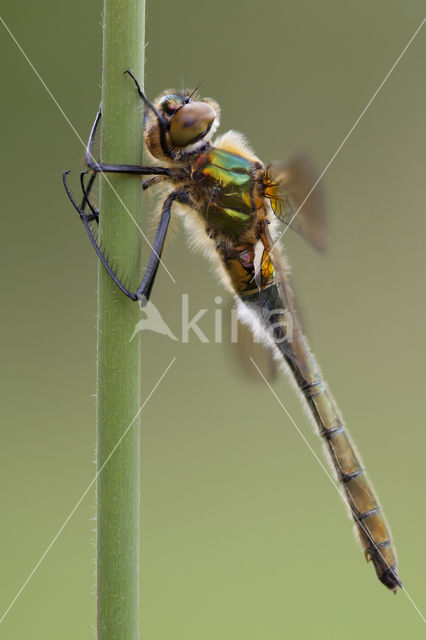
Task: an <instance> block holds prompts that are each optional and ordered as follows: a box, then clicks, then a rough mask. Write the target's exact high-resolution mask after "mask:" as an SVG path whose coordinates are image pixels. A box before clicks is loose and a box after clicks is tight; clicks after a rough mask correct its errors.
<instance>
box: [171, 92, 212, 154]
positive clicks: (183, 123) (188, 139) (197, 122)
mask: <svg viewBox="0 0 426 640" xmlns="http://www.w3.org/2000/svg"><path fill="white" fill-rule="evenodd" d="M215 118H216V111H215V110H214V109H213V107H212V106H210V105H209V104H207V103H206V102H188V103H187V104H184V105H183V106H182V107H181V108H180V109H179V110H178V111H177V112H176V114H175V115H174V116H173V118H172V120H171V122H170V138H171V140H172V143H173V144H174V145H176V146H177V147H186V145H188V144H191V143H192V142H196V141H197V140H200V139H201V138H203V137H204V136H205V135H206V134H207V133H208V131H209V129H210V127H211V125H212V123H213V121H214V119H215Z"/></svg>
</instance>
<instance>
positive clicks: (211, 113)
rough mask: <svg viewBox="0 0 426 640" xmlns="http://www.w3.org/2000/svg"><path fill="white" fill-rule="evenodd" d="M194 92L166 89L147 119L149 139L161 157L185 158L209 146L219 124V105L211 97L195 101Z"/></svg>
mask: <svg viewBox="0 0 426 640" xmlns="http://www.w3.org/2000/svg"><path fill="white" fill-rule="evenodd" d="M192 95H193V92H192V93H191V92H188V91H164V92H163V93H162V94H161V95H160V96H159V97H158V98H157V99H156V100H155V101H154V107H155V109H156V111H157V113H155V111H153V110H150V112H149V114H148V117H147V119H146V121H145V126H144V130H145V142H146V145H147V147H148V150H149V152H150V153H151V155H152V156H153V157H154V158H156V159H157V160H163V161H168V160H170V159H173V161H174V162H178V161H182V160H183V159H184V158H185V157H186V156H187V155H188V154H191V155H193V154H194V153H196V152H197V151H198V150H201V149H202V148H205V145H206V142H207V141H209V140H210V139H211V137H212V136H213V134H214V132H215V131H216V129H217V126H218V123H219V106H218V104H217V103H216V102H215V101H214V100H209V99H208V98H207V99H206V100H203V101H198V100H193V98H192Z"/></svg>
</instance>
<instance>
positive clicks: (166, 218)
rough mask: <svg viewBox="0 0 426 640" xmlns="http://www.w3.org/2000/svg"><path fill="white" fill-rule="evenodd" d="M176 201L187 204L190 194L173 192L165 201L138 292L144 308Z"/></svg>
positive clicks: (182, 191) (138, 297)
mask: <svg viewBox="0 0 426 640" xmlns="http://www.w3.org/2000/svg"><path fill="white" fill-rule="evenodd" d="M175 200H176V201H177V202H181V203H182V204H187V203H188V194H187V193H186V191H184V190H180V191H173V192H172V193H171V194H170V195H169V196H167V198H166V200H165V201H164V204H163V210H162V212H161V218H160V222H159V223H158V227H157V232H156V234H155V240H154V245H153V248H152V252H151V256H150V258H149V262H148V266H147V268H146V270H145V274H144V277H143V278H142V282H141V283H140V285H139V287H138V289H137V291H136V296H137V299H138V300H140V301H141V305H142V306H145V304H146V303H147V301H148V300H149V297H150V295H151V290H152V286H153V284H154V280H155V276H156V275H157V270H158V265H159V264H160V260H161V254H162V252H163V247H164V241H165V239H166V234H167V229H168V227H169V222H170V213H171V207H172V204H173V202H174V201H175Z"/></svg>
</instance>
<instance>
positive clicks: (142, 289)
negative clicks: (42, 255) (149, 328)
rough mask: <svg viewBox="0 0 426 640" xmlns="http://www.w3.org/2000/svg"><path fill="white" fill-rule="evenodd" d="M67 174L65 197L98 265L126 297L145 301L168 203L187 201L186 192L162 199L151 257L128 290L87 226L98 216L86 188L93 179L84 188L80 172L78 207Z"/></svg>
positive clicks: (166, 221) (158, 257)
mask: <svg viewBox="0 0 426 640" xmlns="http://www.w3.org/2000/svg"><path fill="white" fill-rule="evenodd" d="M68 173H69V172H68V171H66V172H65V173H64V174H63V176H62V179H63V182H64V187H65V191H66V192H67V195H68V198H69V199H70V201H71V203H72V205H73V207H74V209H75V210H76V211H77V213H78V214H79V216H80V219H81V221H82V223H83V224H84V227H85V229H86V231H87V235H88V236H89V239H90V242H91V243H92V245H93V248H94V249H95V251H96V254H97V256H98V258H99V260H100V261H101V262H102V264H103V265H104V267H105V269H106V270H107V272H108V273H109V275H110V276H111V278H112V279H113V281H114V282H115V284H116V285H117V287H118V288H119V289H120V290H121V291H122V292H123V293H124V294H125V295H126V296H127V297H128V298H130V299H131V300H140V301H141V302H142V303H143V304H144V303H146V301H147V300H148V299H149V296H150V294H151V289H152V285H153V284H154V280H155V276H156V273H157V270H158V265H159V263H160V260H161V253H162V251H163V246H164V241H165V239H166V234H167V229H168V226H169V222H170V214H171V206H172V204H173V202H174V201H175V200H176V201H178V202H181V203H187V202H188V196H187V194H186V192H185V191H183V190H180V191H173V192H172V193H171V194H169V195H168V196H167V198H166V200H165V201H164V204H163V210H162V213H161V218H160V222H159V224H158V227H157V232H156V235H155V240H154V244H153V248H152V252H151V256H150V258H149V262H148V266H147V268H146V270H145V274H144V276H143V278H142V281H141V283H140V285H139V287H138V288H137V290H136V291H130V289H128V288H127V287H126V285H125V284H124V282H123V281H122V280H121V279H120V278H119V277H118V275H117V273H116V270H115V268H114V267H113V266H112V265H111V261H110V260H109V259H108V256H107V254H106V252H105V250H104V249H103V247H102V246H101V244H100V242H99V240H98V237H97V234H96V232H94V230H93V229H92V228H91V226H90V222H91V221H92V220H94V219H95V220H96V222H98V219H99V218H98V214H97V211H96V209H94V207H93V205H92V204H91V202H90V199H89V194H90V189H91V188H92V185H93V181H92V180H91V179H90V180H89V183H88V186H87V187H86V186H85V184H84V175H85V173H86V172H83V173H82V174H81V176H80V182H81V187H82V190H83V201H82V204H81V206H79V205H78V204H77V202H76V201H75V199H74V197H73V195H72V194H71V191H70V189H69V187H68V183H67V175H68ZM92 175H96V174H92ZM91 177H92V176H91ZM86 204H87V206H88V207H89V209H90V211H91V214H87V213H86V212H85V206H86Z"/></svg>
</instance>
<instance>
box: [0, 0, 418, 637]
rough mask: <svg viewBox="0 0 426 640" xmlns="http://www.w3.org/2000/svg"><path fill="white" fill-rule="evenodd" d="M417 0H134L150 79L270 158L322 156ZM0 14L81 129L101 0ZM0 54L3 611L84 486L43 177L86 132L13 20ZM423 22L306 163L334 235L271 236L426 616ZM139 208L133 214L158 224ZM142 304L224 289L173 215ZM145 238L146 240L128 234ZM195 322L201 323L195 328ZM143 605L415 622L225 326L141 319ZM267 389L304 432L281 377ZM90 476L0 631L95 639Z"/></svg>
mask: <svg viewBox="0 0 426 640" xmlns="http://www.w3.org/2000/svg"><path fill="white" fill-rule="evenodd" d="M423 12H424V3H423V2H421V1H420V0H419V1H414V0H410V1H408V2H406V3H401V2H397V1H395V0H393V1H387V2H385V1H380V2H379V1H377V0H373V1H369V2H366V1H365V0H363V1H358V2H353V1H349V2H345V3H341V2H337V1H332V0H329V1H323V2H314V1H313V0H310V1H306V0H305V1H303V2H299V3H290V2H274V1H273V0H264V1H263V2H262V4H261V5H259V3H257V2H253V1H252V0H248V1H247V2H245V3H241V2H225V0H217V2H216V3H214V4H208V5H205V4H204V3H199V2H195V1H186V0H183V1H181V2H179V3H154V2H149V0H148V14H147V35H146V40H147V49H146V54H147V62H146V83H145V87H146V91H147V93H148V95H149V96H155V95H157V94H158V93H159V92H160V91H161V90H162V89H163V88H164V87H169V86H171V87H173V86H174V85H177V86H178V87H179V86H180V85H181V82H182V80H183V81H184V82H185V85H187V86H195V85H196V84H198V83H199V82H200V81H203V85H202V89H201V92H202V93H203V94H204V95H209V96H212V97H214V98H216V99H217V100H218V101H219V102H220V104H221V106H222V127H221V131H225V130H226V129H228V128H235V129H237V130H241V131H243V132H245V133H246V134H247V136H248V139H249V140H250V142H251V143H252V145H253V146H254V148H255V150H256V152H257V154H258V155H259V157H261V158H262V159H263V160H265V161H268V160H270V159H275V158H280V157H285V156H287V155H288V154H290V153H291V152H292V151H294V150H298V149H304V150H307V151H309V152H310V153H311V155H312V157H313V159H314V161H315V163H316V164H317V166H318V167H319V169H320V170H321V169H322V168H323V167H325V165H326V164H327V162H328V161H329V159H330V157H331V156H332V154H333V153H334V152H335V150H336V149H337V147H338V146H339V145H340V143H341V142H342V140H343V138H344V136H345V135H346V133H347V132H348V130H349V129H350V127H351V126H352V124H353V123H354V121H355V119H356V118H357V117H358V115H359V114H360V112H361V111H362V109H363V108H364V106H365V105H366V103H367V102H368V100H369V99H370V97H371V96H372V94H373V92H374V91H375V90H376V88H377V87H378V85H379V84H380V82H381V81H382V80H383V78H384V76H385V75H386V73H387V71H388V70H389V68H390V67H391V65H392V64H393V63H394V61H395V60H396V58H397V57H398V56H399V54H400V52H401V51H402V49H403V47H404V46H405V44H406V43H407V42H408V40H409V39H410V37H411V35H412V34H413V33H414V31H415V30H416V28H417V27H418V26H419V24H420V22H421V19H422V15H423ZM3 18H4V20H5V21H6V23H7V24H8V26H9V27H10V29H11V30H12V31H13V33H14V35H15V37H16V38H17V40H18V41H19V42H20V44H21V45H22V47H23V49H24V50H25V51H26V53H27V54H28V56H29V58H30V59H31V61H32V62H33V64H34V65H35V67H36V68H37V69H38V70H39V72H40V74H41V76H42V77H43V79H44V80H45V82H46V84H47V86H48V87H49V89H50V90H51V91H52V93H53V95H54V96H55V98H56V99H57V100H58V102H59V104H60V105H61V106H62V108H63V109H64V111H65V113H66V114H67V116H68V117H69V119H70V120H71V122H72V123H73V125H74V127H75V128H76V130H77V131H78V132H79V134H80V135H81V136H82V137H83V138H84V139H86V137H87V135H88V132H89V128H90V125H91V123H92V119H93V116H94V113H95V110H96V108H97V105H98V101H99V96H100V90H99V85H100V81H101V77H100V65H101V21H102V19H101V2H99V0H98V2H94V3H88V2H83V1H82V0H77V1H75V2H73V3H71V4H70V3H65V2H59V3H58V2H52V1H51V0H40V1H39V2H37V3H26V4H25V5H22V4H21V3H14V2H12V1H11V0H6V1H5V3H4V8H3ZM0 41H1V60H2V63H3V64H2V86H3V90H2V95H3V98H2V100H1V108H2V117H1V122H2V123H3V125H4V126H3V127H2V138H1V154H2V171H1V176H2V182H3V186H2V201H3V216H2V233H1V244H2V247H1V256H2V259H3V267H2V270H1V274H2V301H3V316H2V320H3V322H2V331H1V336H0V338H1V341H2V345H1V353H2V380H1V389H2V396H3V397H2V430H1V447H0V451H1V454H0V455H1V463H0V474H1V475H0V485H1V495H2V497H1V511H2V526H1V528H0V557H1V576H2V578H1V584H0V616H1V615H2V613H1V612H3V611H4V610H5V609H6V608H7V607H8V605H9V604H10V602H11V601H12V599H13V598H14V596H15V594H16V593H17V591H18V589H19V588H20V587H21V585H22V584H23V583H24V581H25V580H26V579H27V577H28V575H29V573H30V572H31V570H32V569H33V567H34V565H35V563H36V562H37V561H38V559H39V558H40V556H41V555H42V553H43V552H44V550H45V549H46V547H47V545H48V544H49V542H50V541H51V540H52V538H53V536H54V535H55V534H56V532H57V530H58V529H59V527H60V526H61V524H62V523H63V521H64V519H65V518H66V516H67V515H68V513H69V512H70V510H71V509H72V507H73V506H74V504H75V503H76V501H77V500H78V498H79V497H80V495H81V494H82V492H83V491H84V489H85V488H86V487H87V485H88V484H89V482H90V481H91V479H92V477H93V475H94V472H95V468H94V465H93V457H94V446H95V444H94V440H95V399H94V394H95V391H96V387H95V359H96V352H95V343H96V331H95V323H96V271H97V263H96V257H95V254H94V252H93V251H92V250H91V248H90V246H89V242H88V239H87V237H85V233H84V230H83V228H82V226H81V225H80V223H79V221H78V219H77V216H76V215H75V212H74V211H73V209H72V207H71V205H70V203H69V202H68V201H67V198H66V196H65V193H64V191H63V188H62V184H61V178H60V176H61V172H62V171H63V170H64V169H73V170H74V172H75V173H76V172H78V171H79V169H80V167H81V166H82V160H81V158H82V148H81V144H80V142H79V141H78V139H77V138H76V136H75V134H74V133H73V131H72V130H71V128H70V126H69V125H68V124H67V122H66V121H65V119H64V118H63V116H62V115H61V114H60V112H59V110H58V108H57V107H56V106H55V104H54V103H53V101H52V100H51V98H50V97H49V95H48V94H47V92H46V91H45V89H44V88H43V86H42V85H41V83H40V81H39V80H38V79H37V78H36V76H35V74H34V73H33V71H32V70H31V68H30V67H29V65H28V63H27V62H26V61H25V59H24V58H23V56H22V54H21V53H20V52H19V50H18V49H17V47H16V45H15V44H14V42H13V41H12V40H11V38H10V37H9V35H8V34H7V33H6V31H5V30H4V28H2V31H1V39H0ZM425 54H426V32H425V28H423V30H422V31H421V32H420V33H419V35H418V36H417V38H416V39H415V41H414V42H413V44H412V45H411V47H410V48H409V49H408V51H407V53H406V54H405V56H404V57H403V58H402V60H401V61H400V63H399V64H398V66H397V68H396V69H395V71H394V73H393V74H392V76H391V77H390V78H389V80H388V81H387V83H386V84H385V86H384V87H383V89H382V90H381V92H380V94H379V95H378V97H377V98H376V100H375V101H374V103H373V104H372V106H371V108H370V109H369V110H368V112H367V113H366V115H365V116H364V117H363V119H362V120H361V122H360V123H359V126H358V127H357V128H356V130H355V131H354V132H353V134H352V136H351V137H350V139H349V140H348V142H347V143H346V145H345V146H344V147H343V149H342V151H341V152H340V154H339V155H338V157H337V158H336V160H335V162H334V163H333V165H332V166H331V167H330V169H329V171H328V172H327V174H326V176H325V178H324V189H325V192H326V198H327V211H328V218H329V229H330V248H329V251H328V252H327V254H325V255H318V254H316V253H315V252H314V251H313V250H311V248H310V247H309V246H308V245H307V244H306V243H305V242H304V241H303V240H301V239H299V238H298V237H296V236H295V235H294V234H291V233H288V234H286V236H285V245H286V253H287V255H288V257H289V261H290V262H291V264H292V267H293V269H292V273H293V282H294V286H295V289H296V291H297V294H298V299H299V306H300V308H301V312H302V316H303V319H304V322H305V326H306V331H307V333H308V335H309V336H310V339H311V343H312V346H313V349H314V351H315V352H316V354H317V357H318V359H319V361H320V363H321V365H322V367H323V370H324V374H325V376H326V378H327V379H328V381H329V383H330V386H331V388H332V390H333V392H334V394H335V397H336V399H337V401H338V403H339V405H340V408H341V409H342V411H343V414H344V416H345V419H346V422H347V424H348V426H349V428H350V430H351V431H352V433H353V435H354V437H355V440H356V442H357V444H358V446H359V449H360V451H361V453H362V455H363V458H364V462H365V464H366V466H367V469H368V470H369V472H370V476H371V477H372V479H373V481H374V483H375V487H376V489H377V492H378V494H379V496H380V499H381V501H382V503H383V505H384V507H385V512H386V514H387V517H388V519H389V521H390V524H391V528H392V532H393V535H394V538H395V542H396V545H397V549H398V554H399V561H400V573H401V577H402V580H403V582H404V585H405V586H406V588H407V590H408V593H409V594H410V596H411V598H412V599H413V600H414V602H415V604H416V605H417V606H418V607H419V609H420V610H421V611H422V612H423V613H424V612H425V610H426V593H425V588H424V569H425V548H424V531H425V527H426V515H425V509H424V505H425V500H424V497H425V480H426V471H425V464H424V457H425V456H424V453H425V445H426V435H425V429H424V423H425V419H424V394H425V381H424V362H425V357H426V347H425V340H424V327H425V322H426V301H425V295H424V282H425V269H426V254H425V251H424V242H425V234H426V219H425V216H424V175H425V154H424V138H423V135H422V134H423V131H424V113H425V97H426V92H425V86H424V59H425ZM148 205H149V202H148V201H147V207H146V212H145V213H146V216H145V219H146V227H147V228H152V222H151V221H150V217H149V206H148ZM175 236H176V237H175V239H174V240H171V241H170V242H169V243H168V246H167V249H166V252H165V255H164V259H165V262H166V264H167V266H168V268H169V269H170V271H171V272H172V273H173V275H174V277H175V279H176V281H177V286H173V284H172V283H171V281H170V280H169V278H168V276H167V274H166V273H165V272H164V270H161V272H160V274H159V278H158V282H157V286H156V289H155V294H154V297H153V301H154V302H155V304H156V305H157V306H158V308H159V309H161V311H162V313H163V315H165V316H167V321H168V323H169V324H170V326H171V327H172V329H173V330H174V331H175V332H177V333H178V332H179V326H180V300H181V294H182V293H185V292H186V293H190V294H191V296H190V308H191V312H192V311H193V312H194V313H195V312H196V311H197V310H198V309H200V308H208V309H209V313H208V314H206V316H205V318H203V320H202V321H201V323H200V326H201V327H202V328H203V330H204V331H205V333H206V334H208V335H209V336H212V335H213V325H212V323H213V310H214V308H215V307H216V305H215V303H214V298H215V296H217V295H221V296H223V297H224V299H225V297H226V295H227V294H225V292H224V290H223V288H222V286H221V285H220V284H218V283H216V282H215V279H214V276H213V275H212V273H211V269H210V268H209V266H208V264H207V263H206V262H205V260H204V259H203V258H202V257H201V256H196V255H194V254H192V253H191V252H190V251H189V250H188V249H187V245H186V243H185V237H184V233H183V231H182V230H180V229H179V226H178V227H177V231H176V234H175ZM145 255H146V256H147V255H148V248H147V247H145ZM209 323H210V324H209ZM143 343H144V346H143V369H144V378H143V395H144V396H146V395H147V394H148V393H149V392H150V391H151V389H152V387H153V385H154V383H155V382H156V381H157V379H158V378H159V376H160V375H161V373H162V372H163V371H164V369H165V368H166V366H167V365H168V363H169V362H170V360H171V358H172V357H173V356H175V355H176V356H177V360H176V362H175V364H174V366H173V368H172V369H171V371H170V372H169V374H168V375H167V377H166V379H165V381H164V382H163V383H162V385H161V386H160V387H159V389H158V391H157V392H156V393H155V394H154V396H153V397H152V399H151V400H150V402H149V404H148V405H147V407H146V409H145V410H144V412H143V415H142V423H143V427H142V461H143V473H142V476H143V478H142V522H143V530H142V618H141V637H142V638H146V639H148V638H149V640H160V639H161V640H169V639H170V638H176V639H182V640H195V639H197V640H198V639H199V638H205V639H206V640H207V639H209V640H213V639H215V640H216V639H217V638H222V639H223V640H228V639H229V640H230V639H231V638H232V639H235V638H244V639H245V640H258V639H259V638H268V639H270V640H278V639H282V638H303V639H304V638H311V637H315V638H318V639H320V638H341V637H344V638H346V639H347V640H350V639H355V638H358V637H359V635H360V633H361V634H362V635H363V636H364V637H366V638H373V637H386V638H387V639H388V640H391V639H396V638H400V637H401V636H402V637H405V638H410V639H416V638H421V637H424V625H423V622H422V620H421V617H420V616H419V614H418V613H417V611H416V609H415V607H414V606H413V604H412V603H411V602H410V600H409V598H408V597H407V596H406V594H404V593H402V592H400V593H399V594H398V597H397V598H394V597H393V596H392V594H390V593H389V592H387V590H386V589H385V588H384V587H383V586H382V585H380V584H379V582H378V581H377V580H376V577H375V575H374V570H373V568H372V567H371V566H368V565H366V563H365V562H364V560H363V556H362V553H361V551H360V549H359V547H358V545H357V544H356V543H355V542H354V540H353V534H352V524H351V522H350V521H349V519H348V517H347V516H346V513H345V509H344V507H343V505H342V503H341V501H340V499H339V496H338V494H337V492H336V491H335V489H334V488H333V487H332V486H331V484H330V482H329V480H328V479H327V477H326V476H325V474H324V472H323V471H322V469H321V468H320V466H319V465H318V463H317V462H316V461H315V459H314V458H313V456H312V454H311V453H310V452H309V450H308V448H307V447H306V445H305V444H304V443H303V441H302V439H301V438H300V436H299V435H298V434H297V433H296V431H295V430H294V427H293V426H292V424H291V423H290V421H289V419H288V418H287V417H286V415H285V414H284V413H283V412H282V410H281V408H280V406H279V405H278V403H277V402H276V400H275V399H274V397H273V396H272V394H271V392H270V391H269V390H268V388H267V387H266V386H265V384H264V383H262V382H261V381H258V382H257V383H256V382H254V381H250V380H249V379H247V378H246V377H245V376H244V375H243V373H242V372H241V371H240V370H239V369H238V368H237V367H236V366H235V365H234V364H233V362H232V361H231V358H230V357H229V355H228V348H227V345H216V344H214V343H210V344H201V343H200V342H198V340H197V339H196V338H195V337H193V338H192V339H191V341H190V343H189V344H187V345H185V344H177V343H175V342H172V341H171V340H169V339H168V338H167V337H164V336H161V335H157V334H153V333H145V334H144V335H143ZM274 389H275V390H276V392H277V394H278V395H279V397H280V399H281V400H282V402H283V403H284V404H285V406H286V407H287V408H288V410H289V411H290V413H291V415H292V416H293V417H294V419H295V420H296V422H297V424H298V425H299V426H300V428H301V430H302V431H303V433H304V435H305V436H306V438H307V439H308V441H309V442H310V443H311V445H312V447H313V448H314V450H315V451H317V452H320V451H321V446H320V442H319V440H318V438H317V437H316V436H315V434H314V433H313V432H312V429H311V426H310V424H309V422H308V419H307V418H306V417H305V415H304V413H303V411H302V409H301V407H300V405H299V401H298V400H297V398H296V397H295V395H294V393H293V391H292V389H291V386H290V385H289V383H288V381H287V380H285V378H279V379H277V380H276V382H275V383H274ZM93 516H94V492H93V491H91V492H90V494H89V495H88V496H87V498H86V499H85V500H84V502H83V503H82V504H81V506H80V507H79V509H78V510H77V511H76V513H75V514H74V516H73V517H72V519H71V521H70V522H69V524H68V525H67V526H66V528H65V529H64V531H63V533H62V534H61V536H60V537H59V539H58V540H57V542H56V543H55V545H54V546H53V548H52V549H51V551H50V552H49V553H48V555H47V556H46V558H45V559H44V561H43V562H42V564H41V566H40V567H39V568H38V570H37V572H36V573H35V575H34V576H33V577H32V579H31V580H30V581H29V583H28V585H27V586H26V588H25V590H24V591H23V592H22V594H21V596H20V597H19V598H18V600H17V601H16V603H15V604H14V606H13V607H12V609H11V610H10V612H9V613H8V615H7V617H6V618H5V620H4V621H3V623H2V624H1V625H0V637H1V638H7V639H8V640H14V639H18V638H19V639H20V638H24V637H31V638H43V640H48V639H50V638H52V639H53V638H59V637H60V638H61V639H62V640H65V639H68V638H69V639H71V638H72V639H75V638H91V637H93V634H94V631H93V625H94V620H95V617H94V612H95V597H94V595H93V585H94V582H95V578H94V571H95V567H94V555H95V550H94V547H93V540H94V533H93V527H94V522H93V521H92V520H91V519H92V518H93Z"/></svg>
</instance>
